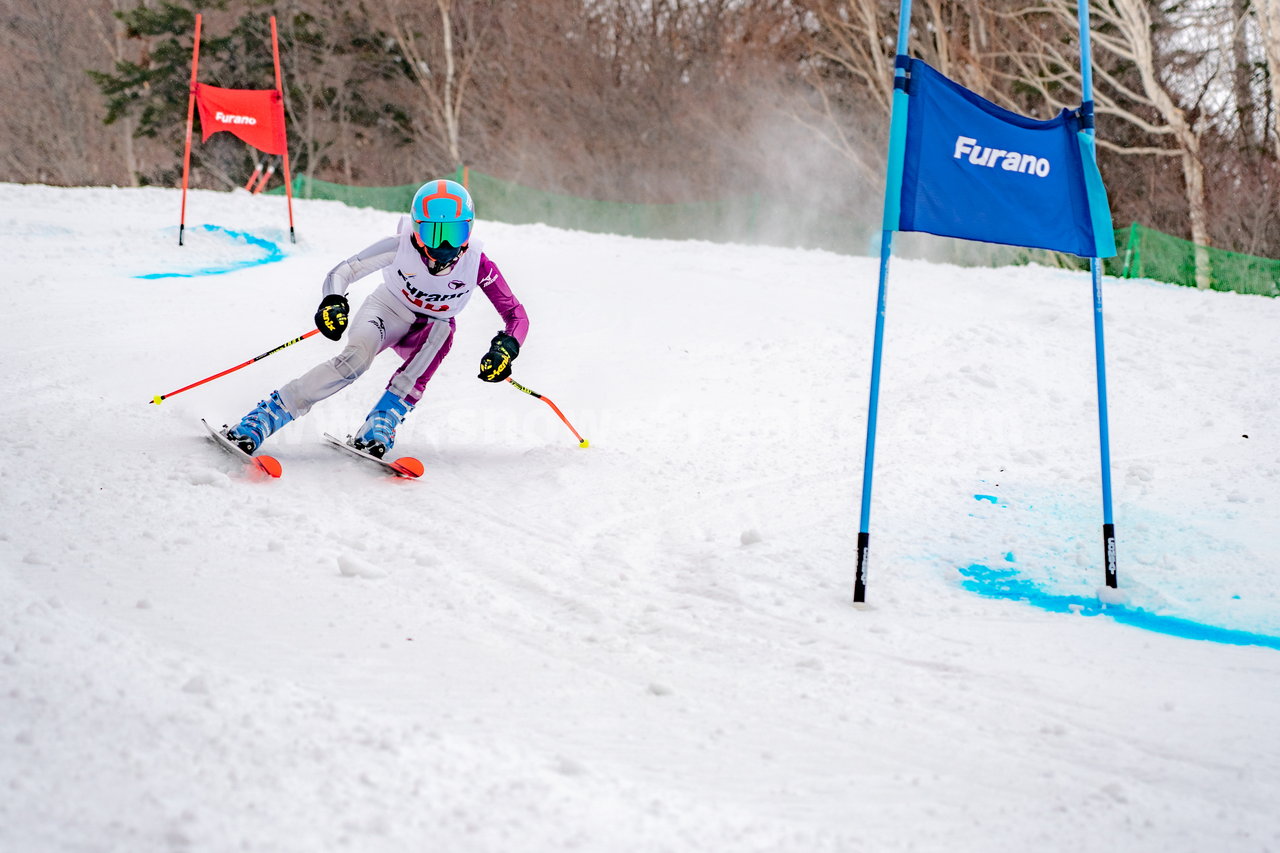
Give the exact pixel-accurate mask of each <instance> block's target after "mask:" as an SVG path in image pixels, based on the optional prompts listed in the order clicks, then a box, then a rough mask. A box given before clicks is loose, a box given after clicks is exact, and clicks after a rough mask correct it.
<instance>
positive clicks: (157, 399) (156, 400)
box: [151, 394, 164, 406]
mask: <svg viewBox="0 0 1280 853" xmlns="http://www.w3.org/2000/svg"><path fill="white" fill-rule="evenodd" d="M151 402H153V403H155V404H156V405H157V406H158V405H160V404H161V403H163V402H164V397H162V396H160V395H159V394H157V395H155V396H154V397H152V398H151Z"/></svg>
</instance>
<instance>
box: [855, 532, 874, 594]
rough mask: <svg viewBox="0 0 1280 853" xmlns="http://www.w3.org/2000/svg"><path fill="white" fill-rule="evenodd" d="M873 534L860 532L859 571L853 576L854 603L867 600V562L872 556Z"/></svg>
mask: <svg viewBox="0 0 1280 853" xmlns="http://www.w3.org/2000/svg"><path fill="white" fill-rule="evenodd" d="M870 542H871V534H869V533H859V534H858V573H857V574H856V575H854V578H853V603H854V604H862V603H863V602H865V601H866V600H867V562H868V561H869V560H870V557H871V545H870Z"/></svg>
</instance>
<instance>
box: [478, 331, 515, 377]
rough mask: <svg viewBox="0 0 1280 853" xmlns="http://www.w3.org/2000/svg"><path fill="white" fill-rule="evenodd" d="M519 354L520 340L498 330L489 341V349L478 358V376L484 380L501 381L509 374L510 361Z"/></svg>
mask: <svg viewBox="0 0 1280 853" xmlns="http://www.w3.org/2000/svg"><path fill="white" fill-rule="evenodd" d="M519 354H520V342H519V341H517V340H516V339H515V338H513V337H511V336H510V335H508V334H507V333H506V332H498V334H496V335H494V336H493V340H491V341H489V351H488V352H487V353H485V354H484V358H482V359H480V378H481V379H483V380H484V381H485V382H501V381H502V380H504V379H506V378H507V377H508V376H510V375H511V362H513V361H515V360H516V356H518V355H519Z"/></svg>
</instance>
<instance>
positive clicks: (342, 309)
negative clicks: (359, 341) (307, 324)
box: [316, 293, 351, 341]
mask: <svg viewBox="0 0 1280 853" xmlns="http://www.w3.org/2000/svg"><path fill="white" fill-rule="evenodd" d="M350 311H351V305H350V304H348V302H347V298H346V297H345V296H339V295H338V294H336V293H331V294H329V295H328V296H326V297H325V298H324V299H321V300H320V307H319V308H318V309H317V310H316V328H317V329H319V330H320V334H322V335H324V336H325V337H326V338H328V339H329V340H331V341H336V340H337V339H338V338H340V337H342V333H343V332H344V331H346V329H347V314H348V312H350Z"/></svg>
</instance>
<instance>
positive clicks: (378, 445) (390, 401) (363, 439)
mask: <svg viewBox="0 0 1280 853" xmlns="http://www.w3.org/2000/svg"><path fill="white" fill-rule="evenodd" d="M412 411H413V406H411V405H409V404H408V403H406V402H405V401H404V400H403V399H401V398H400V397H397V396H396V395H395V394H394V393H392V392H391V391H387V392H385V393H383V395H382V397H381V398H380V399H379V400H378V402H377V403H374V405H373V409H372V410H371V411H370V412H369V416H368V417H367V418H365V420H364V426H362V427H360V432H359V433H358V434H357V435H356V437H355V439H354V440H353V442H352V444H353V445H354V446H355V448H356V449H357V450H363V451H364V452H365V453H368V454H370V455H373V456H376V457H378V458H379V459H381V458H382V457H383V456H385V455H386V453H387V451H388V450H390V449H391V447H392V445H394V444H395V443H396V427H398V426H400V424H401V422H402V421H404V419H405V418H406V417H408V416H409V413H410V412H412Z"/></svg>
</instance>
